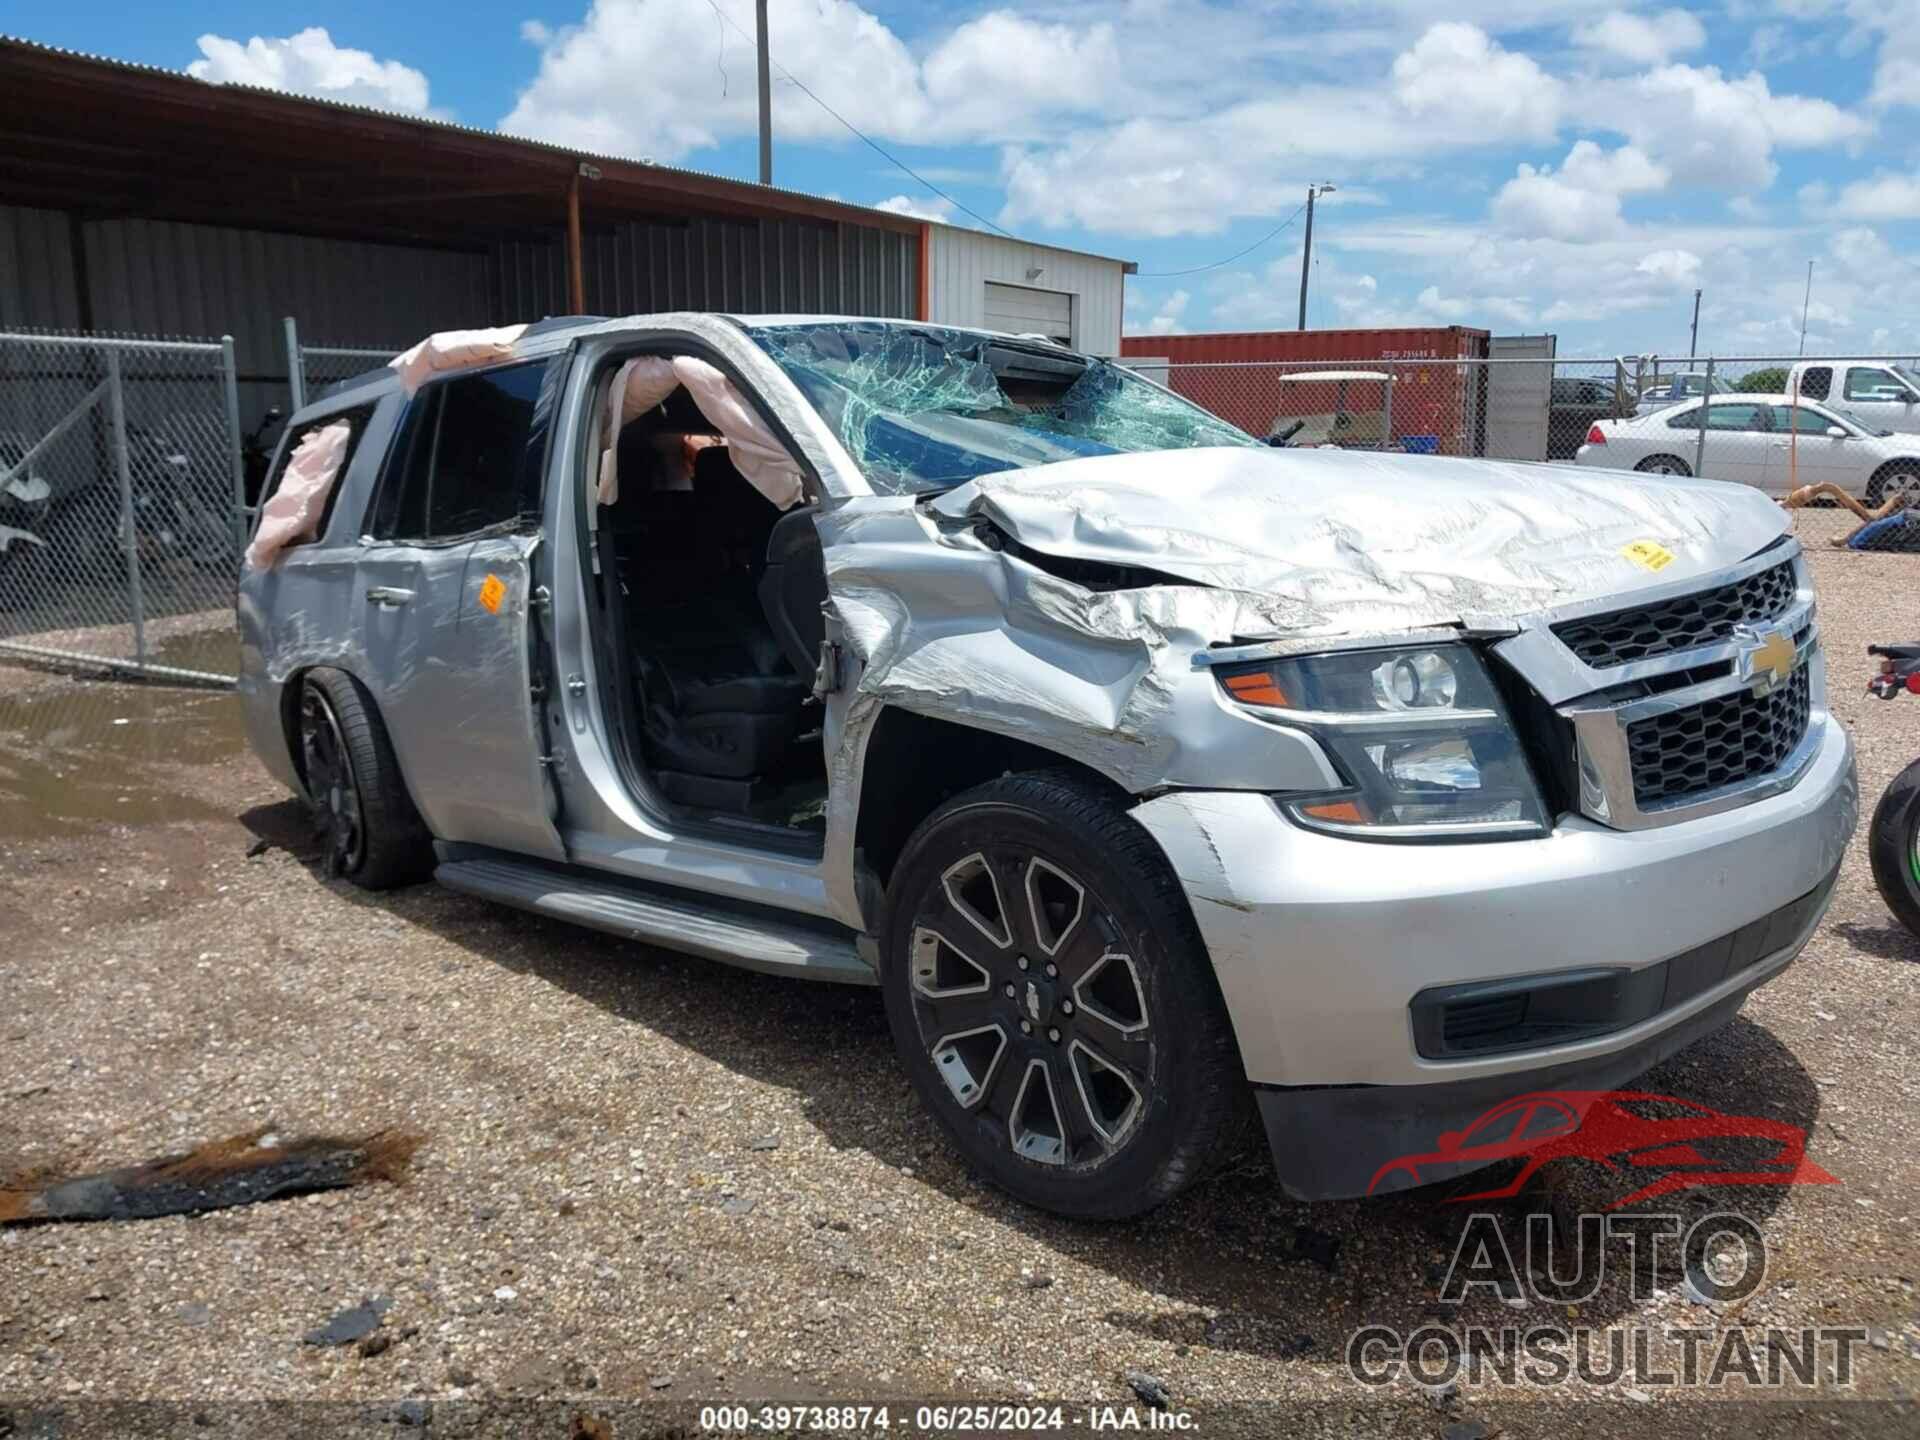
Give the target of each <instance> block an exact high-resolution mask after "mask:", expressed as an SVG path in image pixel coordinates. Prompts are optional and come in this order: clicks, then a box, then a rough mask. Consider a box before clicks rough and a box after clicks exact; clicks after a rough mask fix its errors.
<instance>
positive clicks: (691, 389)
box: [598, 355, 805, 510]
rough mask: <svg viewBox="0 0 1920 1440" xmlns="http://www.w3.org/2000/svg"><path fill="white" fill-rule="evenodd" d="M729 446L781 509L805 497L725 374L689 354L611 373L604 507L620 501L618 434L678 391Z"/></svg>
mask: <svg viewBox="0 0 1920 1440" xmlns="http://www.w3.org/2000/svg"><path fill="white" fill-rule="evenodd" d="M682 385H684V386H686V387H687V393H688V394H689V395H691V396H692V397H693V403H694V404H695V405H696V406H698V407H699V410H700V413H701V414H702V415H704V416H706V417H707V421H708V423H709V424H711V425H712V426H713V428H714V429H716V430H718V431H719V432H720V434H721V435H722V436H723V437H724V438H725V440H726V442H727V450H728V453H729V454H730V456H731V457H732V460H733V468H734V469H736V470H738V471H739V472H740V474H741V475H742V476H744V477H745V479H746V481H747V483H748V484H750V485H751V486H753V488H754V489H756V490H758V491H759V492H760V493H761V494H762V495H764V496H766V497H767V499H769V500H771V501H772V502H773V503H774V504H775V505H777V506H779V507H780V508H781V509H782V510H786V509H789V508H791V507H792V506H793V505H795V504H797V503H798V502H799V500H800V498H801V496H802V494H803V493H804V492H805V487H804V485H803V484H802V481H801V478H800V467H799V465H798V464H797V463H796V462H795V461H794V458H793V457H792V456H791V455H789V454H788V453H787V451H786V447H785V446H783V445H782V444H781V443H780V437H779V436H777V435H775V434H774V433H773V431H772V430H771V429H770V428H769V427H768V426H767V424H766V423H765V422H764V421H763V420H762V419H761V418H760V415H759V413H758V412H757V411H756V410H755V409H754V408H753V407H752V406H751V405H749V404H748V403H747V402H746V398H745V397H744V396H742V395H741V394H740V391H739V390H738V389H737V388H736V387H735V385H734V383H733V381H732V380H730V379H728V378H727V376H726V375H725V373H723V372H722V371H720V370H719V369H717V368H715V367H714V366H712V365H709V364H708V363H707V362H706V361H705V360H700V359H697V358H695V357H694V356H692V355H675V356H673V357H672V358H671V359H669V358H667V357H666V356H661V355H643V356H641V357H640V358H639V359H637V360H629V361H627V362H626V364H624V365H622V366H621V367H620V369H619V370H618V371H617V372H615V374H614V378H613V385H612V386H611V387H610V389H609V390H608V392H607V427H606V434H607V447H606V449H605V451H604V452H603V453H602V454H601V457H600V475H599V485H598V494H599V500H600V503H601V504H602V505H611V504H613V503H614V502H615V501H616V500H618V499H619V498H620V475H619V458H618V457H619V448H620V430H621V427H622V426H624V425H625V424H626V423H627V422H628V421H630V420H636V419H638V418H639V417H640V416H642V415H644V414H646V413H647V411H649V410H651V409H653V407H654V406H656V405H658V404H660V402H661V401H663V400H665V399H666V398H667V397H668V396H669V395H671V394H672V393H673V392H674V391H675V390H677V389H678V388H679V387H680V386H682Z"/></svg>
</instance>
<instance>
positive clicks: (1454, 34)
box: [1393, 20, 1563, 141]
mask: <svg viewBox="0 0 1920 1440" xmlns="http://www.w3.org/2000/svg"><path fill="white" fill-rule="evenodd" d="M1562 92H1563V87H1562V85H1561V83H1560V81H1558V80H1556V79H1555V78H1554V77H1553V76H1551V75H1549V74H1547V73H1546V71H1544V70H1542V69H1541V68H1540V67H1539V65H1537V64H1536V63H1535V62H1534V61H1533V60H1532V59H1531V58H1530V57H1528V56H1525V55H1517V54H1515V53H1513V52H1512V51H1509V50H1504V49H1502V48H1501V47H1500V45H1499V44H1498V43H1497V42H1496V41H1494V40H1493V39H1492V38H1491V37H1490V36H1489V35H1488V34H1487V32H1486V31H1484V30H1482V29H1480V28H1479V27H1478V26H1475V25H1466V24H1462V23H1460V22H1458V21H1451V20H1449V21H1443V22H1441V23H1440V24H1438V25H1431V26H1429V27H1428V28H1427V31H1426V33H1425V34H1423V35H1422V36H1421V37H1420V38H1419V40H1418V41H1416V42H1415V43H1414V46H1413V48H1412V49H1410V50H1408V51H1406V52H1405V53H1404V54H1402V55H1400V56H1398V57H1397V58H1396V59H1395V60H1394V62H1393V94H1394V98H1395V99H1397V100H1398V101H1399V102H1400V104H1401V105H1402V106H1404V107H1405V109H1406V110H1407V112H1408V113H1409V114H1411V115H1414V116H1419V117H1437V118H1439V119H1441V120H1442V121H1443V122H1444V123H1445V124H1446V125H1448V126H1449V127H1452V126H1455V125H1459V124H1462V123H1464V124H1468V125H1472V126H1475V127H1484V128H1485V129H1488V130H1492V131H1494V132H1495V134H1496V135H1497V137H1498V138H1500V139H1503V140H1509V141H1511V140H1527V139H1545V138H1547V137H1548V136H1551V135H1552V134H1553V133H1554V131H1555V130H1556V129H1557V128H1558V125H1559V121H1560V107H1561V102H1562Z"/></svg>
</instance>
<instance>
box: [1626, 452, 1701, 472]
mask: <svg viewBox="0 0 1920 1440" xmlns="http://www.w3.org/2000/svg"><path fill="white" fill-rule="evenodd" d="M1633 468H1634V469H1636V470H1638V471H1640V472H1642V473H1643V474H1658V475H1692V474H1693V467H1692V466H1691V465H1689V464H1687V462H1686V461H1684V460H1682V459H1681V458H1680V457H1679V456H1678V455H1649V456H1648V457H1647V458H1646V459H1644V460H1642V461H1641V462H1640V463H1639V464H1638V465H1636V466H1634V467H1633Z"/></svg>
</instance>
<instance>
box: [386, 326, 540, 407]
mask: <svg viewBox="0 0 1920 1440" xmlns="http://www.w3.org/2000/svg"><path fill="white" fill-rule="evenodd" d="M526 329H527V327H526V326H525V325H502V326H500V327H498V328H497V329H493V330H441V331H438V332H436V333H435V334H432V335H429V336H427V338H426V339H424V340H422V341H421V342H420V343H419V344H418V345H415V346H414V347H413V348H412V349H411V350H403V351H401V353H400V354H398V355H396V356H394V357H393V359H391V360H389V361H388V362H387V364H388V366H389V367H390V368H391V369H392V370H393V372H394V373H395V374H397V375H398V376H399V377H400V388H401V389H402V390H404V391H405V392H406V393H407V395H408V397H409V398H411V397H412V395H413V392H414V391H416V390H418V389H419V388H420V387H421V386H422V385H424V384H426V383H427V381H429V380H431V379H432V378H433V377H434V376H436V375H440V374H444V373H445V372H447V371H449V370H470V369H472V368H473V367H474V366H476V365H491V364H493V363H494V362H495V361H499V360H507V359H510V358H512V355H513V345H514V342H515V341H516V340H518V339H519V338H520V337H521V336H522V335H524V334H525V333H526Z"/></svg>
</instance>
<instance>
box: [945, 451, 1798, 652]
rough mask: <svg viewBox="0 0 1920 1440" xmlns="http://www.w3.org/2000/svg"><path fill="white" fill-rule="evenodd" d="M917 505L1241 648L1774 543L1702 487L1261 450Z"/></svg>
mask: <svg viewBox="0 0 1920 1440" xmlns="http://www.w3.org/2000/svg"><path fill="white" fill-rule="evenodd" d="M931 508H932V509H933V511H934V512H935V513H936V514H938V515H941V516H943V517H945V518H947V519H949V520H965V519H968V518H973V517H984V518H985V519H988V520H990V521H992V522H993V523H994V524H995V525H996V526H998V527H999V528H1000V529H1002V530H1004V531H1005V532H1007V533H1008V534H1010V535H1011V536H1013V538H1014V539H1016V540H1017V541H1018V542H1019V543H1020V544H1021V545H1022V546H1025V547H1026V548H1027V549H1029V550H1031V551H1034V552H1037V553H1038V554H1040V555H1043V556H1055V557H1060V558H1065V559H1074V560H1091V561H1105V562H1108V563H1111V564H1114V565H1119V566H1131V567H1139V568H1144V569H1148V570H1154V571H1158V572H1160V573H1162V574H1164V575H1168V576H1172V577H1174V578H1175V579H1179V580H1185V581H1189V582H1192V583H1195V584H1198V585H1204V586H1211V587H1216V588H1219V589H1222V590H1230V591H1235V592H1239V593H1240V594H1242V595H1243V596H1245V597H1246V598H1247V600H1248V601H1249V609H1250V610H1252V611H1253V612H1255V613H1256V614H1257V615H1258V616H1259V617H1261V618H1260V619H1259V620H1258V621H1254V616H1253V615H1246V616H1244V617H1243V620H1244V621H1254V623H1252V624H1250V625H1248V624H1244V623H1243V625H1242V626H1239V627H1236V628H1239V629H1241V631H1242V633H1243V634H1249V635H1250V634H1252V633H1256V632H1265V633H1267V634H1276V635H1284V634H1288V633H1293V634H1315V635H1328V634H1339V633H1377V632H1381V631H1386V630H1392V629H1395V628H1400V627H1413V626H1448V625H1469V626H1474V625H1482V624H1498V623H1500V622H1502V621H1504V620H1507V619H1509V618H1511V617H1513V616H1516V615H1521V614H1525V613H1529V612H1533V611H1540V610H1547V609H1552V608H1554V607H1556V606H1560V605H1565V604H1570V603H1573V602H1576V601H1581V600H1588V599H1595V598H1602V597H1606V596H1612V595H1621V594H1625V593H1628V592H1631V591H1633V590H1636V589H1641V588H1644V587H1647V586H1652V585H1662V584H1667V583H1669V582H1672V581H1676V580H1685V579H1688V578H1691V577H1693V576H1695V575H1699V574H1702V573H1705V572H1707V571H1710V570H1713V569H1716V568H1718V567H1721V566H1724V565H1728V564H1732V563H1734V562H1736V561H1738V560H1741V559H1744V558H1745V557H1747V556H1749V555H1752V554H1753V553H1754V552H1756V551H1758V550H1760V549H1762V548H1764V547H1765V546H1767V545H1768V544H1770V543H1772V542H1773V541H1774V540H1775V539H1777V538H1778V537H1779V536H1780V535H1782V534H1784V533H1785V532H1786V530H1787V528H1788V526H1787V517H1786V514H1785V512H1784V511H1782V510H1781V509H1780V508H1779V507H1778V506H1777V505H1775V504H1773V503H1772V502H1771V501H1769V500H1768V499H1766V497H1765V496H1763V495H1761V494H1760V493H1759V492H1758V491H1757V490H1753V489H1750V488H1748V487H1746V486H1740V485H1727V484H1720V483H1718V482H1714V481H1700V480H1675V479H1672V478H1668V477H1663V478H1661V479H1658V480H1654V479H1650V478H1648V477H1643V476H1639V475H1634V474H1630V473H1624V472H1619V471H1610V470H1587V469H1575V468H1572V467H1570V466H1558V465H1530V464H1515V463H1508V462H1502V461H1493V460H1456V459H1440V458H1435V457H1430V456H1411V455H1379V454H1371V453H1366V452H1359V451H1344V450H1277V449H1266V448H1259V449H1255V448H1214V449H1197V450H1181V451H1165V452H1156V453H1148V454H1131V455H1110V456H1099V457H1095V458H1088V459H1079V460H1067V461H1062V462H1060V463H1058V464H1053V465H1042V466H1036V467H1034V468H1032V469H1027V470H1013V471H1007V472H1004V473H1001V474H995V475H987V476H983V477H981V478H980V479H977V480H973V481H969V482H968V483H967V484H965V485H962V486H959V487H958V488H957V489H954V490H951V491H949V492H947V493H946V494H944V495H942V496H941V497H939V498H938V499H937V500H935V501H933V502H932V506H931ZM1649 542H1650V543H1649ZM1667 556H1670V557H1671V558H1664V557H1667Z"/></svg>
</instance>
